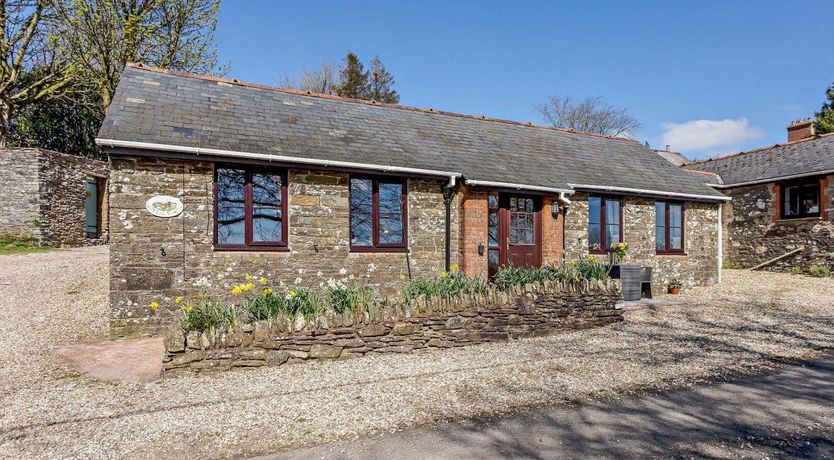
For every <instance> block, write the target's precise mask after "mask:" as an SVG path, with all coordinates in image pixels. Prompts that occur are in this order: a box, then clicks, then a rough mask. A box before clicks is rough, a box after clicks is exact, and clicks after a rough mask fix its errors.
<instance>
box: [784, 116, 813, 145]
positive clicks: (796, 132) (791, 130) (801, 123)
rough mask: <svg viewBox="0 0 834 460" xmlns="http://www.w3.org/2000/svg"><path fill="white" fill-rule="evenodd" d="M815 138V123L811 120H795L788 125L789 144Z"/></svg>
mask: <svg viewBox="0 0 834 460" xmlns="http://www.w3.org/2000/svg"><path fill="white" fill-rule="evenodd" d="M812 137H814V122H813V121H811V119H810V118H803V119H801V120H794V121H792V122H791V124H789V125H788V142H796V141H801V140H804V139H810V138H812Z"/></svg>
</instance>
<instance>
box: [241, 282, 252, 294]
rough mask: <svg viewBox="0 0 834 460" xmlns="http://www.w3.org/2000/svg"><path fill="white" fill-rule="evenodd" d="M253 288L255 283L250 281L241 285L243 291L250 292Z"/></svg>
mask: <svg viewBox="0 0 834 460" xmlns="http://www.w3.org/2000/svg"><path fill="white" fill-rule="evenodd" d="M253 289H255V283H253V282H251V281H250V282H248V283H246V284H244V285H243V292H250V291H252V290H253Z"/></svg>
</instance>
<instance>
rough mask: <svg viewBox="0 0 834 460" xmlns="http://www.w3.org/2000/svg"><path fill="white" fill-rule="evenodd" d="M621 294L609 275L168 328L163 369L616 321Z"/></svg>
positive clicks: (392, 349)
mask: <svg viewBox="0 0 834 460" xmlns="http://www.w3.org/2000/svg"><path fill="white" fill-rule="evenodd" d="M620 299H621V294H620V287H619V284H618V283H617V282H616V281H613V280H609V281H606V282H601V281H584V282H581V283H570V284H567V283H546V284H544V285H530V286H526V287H524V288H518V289H515V290H512V291H507V292H501V291H497V290H494V289H493V290H490V291H489V292H488V293H487V294H484V295H472V296H465V297H463V298H460V299H455V300H453V301H440V300H435V301H432V302H420V303H418V304H417V305H415V306H414V307H413V308H404V307H402V306H392V307H383V308H380V309H371V310H369V311H367V312H361V313H345V314H341V315H340V314H336V313H333V314H331V315H329V316H325V317H321V318H318V319H315V320H305V319H304V318H302V317H298V318H295V319H293V320H290V319H280V320H275V321H272V322H265V321H264V322H257V323H254V324H244V325H242V326H240V327H238V328H236V329H234V330H231V331H223V332H213V333H208V334H206V333H203V334H200V333H197V332H190V333H186V332H184V331H183V330H182V329H181V328H179V327H171V328H170V329H169V330H168V333H167V334H166V337H165V348H166V357H165V359H164V365H163V368H164V373H165V375H166V376H173V375H178V374H183V373H193V372H212V371H221V370H228V369H232V368H241V367H259V366H278V365H282V364H285V363H288V362H300V361H305V360H311V359H346V358H353V357H359V356H363V355H366V354H370V353H409V352H416V351H428V350H433V349H443V348H454V347H461V346H466V345H474V344H479V343H486V342H500V341H507V340H511V339H517V338H522V337H530V336H538V335H546V334H551V333H553V332H556V331H564V330H571V329H582V328H591V327H598V326H604V325H608V324H612V323H616V322H619V321H622V320H623V315H622V310H620V309H618V308H616V304H617V302H619V300H620Z"/></svg>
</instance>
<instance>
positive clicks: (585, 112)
mask: <svg viewBox="0 0 834 460" xmlns="http://www.w3.org/2000/svg"><path fill="white" fill-rule="evenodd" d="M538 111H539V113H540V114H541V115H542V117H543V118H544V119H545V120H546V121H547V122H548V123H550V124H552V125H553V126H555V127H557V128H567V129H574V130H577V131H582V132H586V133H594V134H603V135H606V136H628V135H631V134H633V133H634V131H635V130H637V129H639V128H640V122H638V121H637V119H636V118H634V117H632V116H631V115H630V114H629V113H628V111H626V109H622V108H619V107H614V106H612V105H608V104H607V103H606V102H605V101H604V100H603V99H602V98H601V97H588V98H585V99H581V100H579V99H576V98H573V97H570V96H568V97H559V96H550V100H549V101H548V102H547V104H544V105H541V106H539V107H538Z"/></svg>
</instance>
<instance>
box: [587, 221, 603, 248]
mask: <svg viewBox="0 0 834 460" xmlns="http://www.w3.org/2000/svg"><path fill="white" fill-rule="evenodd" d="M601 238H602V226H601V225H600V224H589V225H588V247H589V248H591V249H602V248H601V247H600V239H601Z"/></svg>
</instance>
